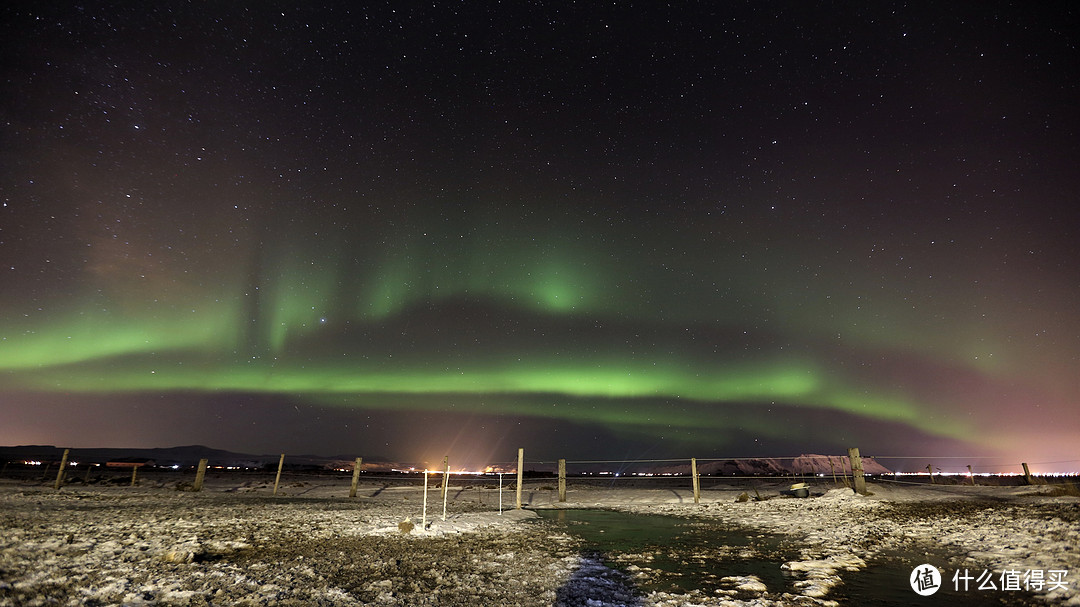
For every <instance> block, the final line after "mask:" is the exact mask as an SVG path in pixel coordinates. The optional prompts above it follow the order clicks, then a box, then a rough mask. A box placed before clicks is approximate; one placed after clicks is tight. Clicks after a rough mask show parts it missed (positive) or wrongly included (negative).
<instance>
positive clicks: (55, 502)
mask: <svg viewBox="0 0 1080 607" xmlns="http://www.w3.org/2000/svg"><path fill="white" fill-rule="evenodd" d="M176 485H177V484H176V483H175V482H171V481H161V480H158V481H155V480H153V479H152V478H147V479H146V480H144V481H143V482H142V484H141V485H140V486H138V487H124V486H101V485H89V486H82V485H80V484H78V483H74V484H71V485H68V486H65V487H64V488H63V489H62V490H60V491H54V490H53V489H52V487H51V485H50V484H49V483H35V482H17V481H10V480H7V481H0V606H23V605H177V606H184V605H200V606H206V605H215V606H225V605H328V606H329V605H333V606H347V605H469V606H471V607H479V606H483V605H523V606H524V605H545V606H550V605H574V606H577V605H582V606H586V605H587V606H595V607H601V606H614V605H642V606H645V605H663V606H675V605H759V606H767V605H813V604H831V603H834V602H835V601H837V600H840V601H844V599H843V598H842V593H841V592H840V590H841V589H842V588H843V579H844V577H845V576H846V575H851V573H850V571H851V570H858V569H860V568H863V567H865V566H867V564H868V563H870V564H872V563H874V562H875V561H876V560H877V559H881V558H886V557H888V556H889V555H895V554H897V553H905V554H915V555H922V554H924V553H930V554H933V555H936V556H937V557H938V558H939V559H940V557H941V555H947V556H948V558H949V562H940V564H939V565H938V566H939V567H942V568H943V569H948V570H949V571H951V570H953V569H955V568H958V567H969V568H970V569H971V571H972V573H973V574H976V573H979V572H982V571H983V570H984V569H986V570H989V571H992V572H996V573H1001V572H1003V571H1005V570H1011V569H1018V570H1020V571H1024V570H1031V569H1041V570H1051V569H1053V570H1066V571H1068V575H1067V577H1066V578H1065V581H1066V582H1067V585H1066V588H1065V589H1064V590H1062V589H1056V590H1054V591H1052V592H1046V591H1043V592H1036V593H1034V594H1033V595H1024V597H1025V598H1024V599H1023V600H1024V601H1031V600H1037V601H1039V602H1044V603H1047V604H1068V605H1080V592H1078V589H1077V586H1078V582H1080V500H1078V499H1077V498H1073V497H1051V496H1047V495H1044V494H1043V493H1044V492H1045V491H1046V490H1045V488H1034V487H948V488H931V487H907V486H904V487H897V486H889V485H873V486H872V487H871V489H872V491H873V492H874V495H872V496H870V497H862V496H856V495H854V494H853V493H851V492H850V490H847V489H833V488H832V485H831V484H830V485H823V486H819V487H814V491H815V494H816V495H815V496H814V497H810V498H807V499H795V498H786V497H780V496H779V495H778V491H777V489H778V488H779V487H780V486H779V485H772V486H766V485H760V486H759V489H760V493H761V496H762V497H770V498H771V499H767V500H763V501H755V500H754V499H749V500H747V501H744V502H739V501H737V498H738V496H739V494H740V493H742V492H743V490H744V489H743V488H731V489H717V488H713V489H710V490H706V491H704V492H703V494H702V503H701V504H697V505H695V504H693V503H692V497H691V495H690V492H689V491H688V490H685V489H680V488H675V489H647V488H637V489H611V488H608V487H602V486H601V487H591V488H590V487H587V486H584V485H581V486H575V485H574V484H573V483H572V484H571V488H570V491H569V494H568V502H567V503H566V504H559V503H558V502H557V495H556V493H555V491H554V490H553V488H552V487H551V485H552V481H550V480H547V481H543V482H536V483H532V482H528V481H527V482H526V485H525V491H524V495H523V500H524V501H525V502H526V503H528V504H529V505H530V506H531V507H539V508H543V507H589V508H596V507H602V508H618V509H625V510H631V511H635V512H641V513H652V514H656V513H662V514H675V515H682V516H687V517H704V518H707V519H709V520H713V521H716V522H718V523H723V524H726V525H738V526H742V527H745V528H748V529H751V530H753V529H757V530H763V531H768V532H771V533H780V534H785V535H789V536H791V537H792V538H793V539H795V540H797V542H798V544H799V546H801V548H800V551H799V558H796V559H793V560H792V561H790V562H787V563H784V564H783V567H785V568H786V570H787V571H788V572H789V573H790V575H791V576H793V578H794V579H795V580H796V582H795V584H794V587H795V588H796V590H794V591H792V590H791V589H787V590H784V589H778V588H768V587H767V586H766V585H765V584H763V583H762V582H761V580H759V579H757V578H754V577H753V576H730V577H729V578H725V579H724V580H722V582H721V583H720V584H719V587H717V588H715V589H713V590H711V591H701V590H697V591H690V592H688V593H687V594H670V593H664V592H656V591H654V592H645V591H642V590H640V589H639V588H637V587H635V579H636V578H637V577H638V576H641V575H644V573H643V572H642V569H641V568H640V567H638V566H637V565H635V564H632V563H630V564H627V563H626V562H625V560H617V559H616V560H615V562H618V563H619V567H620V569H622V570H623V571H626V572H627V573H623V572H622V571H616V570H614V569H611V568H609V567H608V566H607V562H605V561H604V560H603V559H602V558H598V557H597V556H596V555H592V554H590V553H589V551H588V550H586V547H585V546H583V545H582V544H581V541H580V540H578V539H576V538H574V537H571V536H570V535H567V534H566V533H565V532H564V531H563V530H562V529H561V528H559V527H557V526H555V525H554V524H551V523H546V522H541V521H538V520H536V517H535V515H534V514H533V513H531V512H529V511H522V512H514V511H508V512H507V513H506V514H504V515H501V516H500V515H499V514H498V512H497V510H496V509H497V503H498V493H497V491H496V490H495V489H494V486H493V485H487V486H486V488H481V489H477V488H476V487H475V486H470V487H467V488H466V487H457V486H455V485H453V484H452V485H451V487H450V491H449V497H450V498H451V499H450V503H449V506H448V512H447V519H446V520H445V521H444V520H442V504H441V501H440V493H439V491H437V490H432V491H431V493H430V494H429V500H430V502H429V505H428V515H427V522H428V523H429V526H428V527H427V528H424V527H423V526H422V525H421V518H422V512H421V510H422V502H423V495H422V491H421V489H420V487H419V486H418V485H419V481H415V484H411V485H410V484H407V483H406V484H401V483H394V484H390V483H382V482H378V481H376V482H372V481H367V482H365V484H364V485H362V486H361V488H360V492H359V495H358V497H357V498H355V499H350V498H348V497H347V495H348V480H347V479H345V480H344V481H342V480H340V479H337V480H331V481H328V480H325V479H319V478H316V477H295V478H292V479H289V480H288V481H286V482H284V483H283V485H282V489H281V491H280V494H279V495H278V496H271V495H270V493H271V489H272V479H270V480H269V482H268V481H267V479H252V478H250V477H248V478H246V479H241V480H240V481H237V480H235V479H234V480H230V479H229V478H227V477H221V478H217V479H211V480H210V481H208V484H207V487H206V488H205V489H204V490H203V491H202V492H200V493H192V492H190V491H182V490H178V489H177V486H176ZM181 488H183V486H182V485H181ZM751 497H753V493H752V492H751ZM504 499H505V500H506V504H507V505H508V506H512V502H513V493H512V492H509V491H508V492H507V493H506V494H505V497H504ZM403 523H404V524H403ZM410 524H411V526H412V529H411V531H409V532H405V531H403V529H408V528H409V527H410ZM928 558H929V557H928ZM950 583H951V582H950ZM911 596H912V598H917V597H915V595H914V594H912V595H911ZM983 596H986V597H987V598H993V599H994V601H995V602H999V603H1000V602H1004V603H1006V604H1008V603H1009V602H1010V600H1011V599H1010V597H1011V596H1013V595H1010V594H1009V593H1005V592H998V593H996V594H993V595H991V594H985V595H983ZM1031 596H1034V599H1032V598H1031ZM1016 600H1017V601H1020V600H1021V599H1016Z"/></svg>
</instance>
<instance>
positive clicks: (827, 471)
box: [656, 454, 893, 476]
mask: <svg viewBox="0 0 1080 607" xmlns="http://www.w3.org/2000/svg"><path fill="white" fill-rule="evenodd" d="M862 465H863V472H864V473H866V474H892V473H893V471H892V470H889V469H888V468H886V467H885V466H882V465H881V464H879V463H878V462H877V461H875V460H874V458H872V457H863V458H862ZM689 468H690V466H689V465H688V464H679V465H677V466H664V467H661V468H658V469H657V470H656V471H657V472H658V473H662V474H687V473H688V472H689ZM697 468H698V474H701V475H712V476H787V475H799V474H814V475H817V474H824V475H831V474H835V475H837V476H842V475H843V474H844V473H845V472H846V473H848V474H850V473H851V462H850V460H849V459H848V456H846V455H814V454H803V455H800V456H798V457H794V458H791V457H779V458H777V457H747V458H732V459H716V460H699V461H698V465H697Z"/></svg>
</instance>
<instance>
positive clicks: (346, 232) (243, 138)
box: [0, 1, 1080, 470]
mask: <svg viewBox="0 0 1080 607" xmlns="http://www.w3.org/2000/svg"><path fill="white" fill-rule="evenodd" d="M316 4H317V3H273V2H250V3H240V2H223V3H217V2H207V3H202V2H194V3H192V2H168V1H166V2H154V3H145V2H108V3H99V2H86V3H80V4H68V3H61V2H55V3H54V2H47V3H46V2H7V3H5V4H4V7H3V8H0V17H2V22H0V86H2V89H0V90H2V96H0V205H2V206H0V272H2V275H0V276H2V278H0V444H4V445H16V444H54V445H60V446H69V447H75V448H78V447H136V446H138V447H160V446H172V445H184V444H196V443H197V444H207V445H211V446H213V447H216V448H222V449H231V450H234V451H246V452H252V453H277V452H279V451H286V452H288V453H297V454H299V453H318V454H323V455H332V454H356V455H364V456H366V457H387V458H391V459H396V460H398V461H439V462H441V459H442V456H443V455H444V454H449V455H450V458H451V460H452V461H453V462H459V463H460V462H470V463H475V464H481V463H486V462H491V461H507V460H511V459H512V458H514V457H515V456H516V449H517V448H518V447H524V448H526V450H527V456H528V457H527V459H531V460H534V459H545V458H547V459H551V458H558V457H565V458H570V459H575V458H582V459H590V458H601V459H644V458H664V457H691V456H696V457H699V458H708V457H716V456H788V455H797V454H799V453H809V452H817V453H833V454H836V453H841V452H846V449H847V447H849V446H859V447H860V448H861V450H862V452H863V453H864V454H870V455H875V454H876V455H879V456H901V455H905V456H906V455H911V456H917V458H925V457H929V456H935V457H939V456H940V457H944V456H949V455H956V456H965V457H968V456H970V457H972V458H973V457H976V456H982V457H988V458H1000V459H985V460H974V459H965V460H957V461H958V462H960V463H959V464H957V467H961V468H962V465H960V464H968V463H976V464H977V465H976V469H978V468H979V466H980V465H984V464H983V463H985V467H986V468H987V469H990V468H992V467H994V466H996V465H998V464H1002V465H1004V464H1011V463H1016V462H1020V461H1027V462H1064V463H1055V464H1049V463H1048V464H1040V465H1038V466H1035V468H1037V469H1042V470H1047V469H1062V470H1065V469H1068V470H1073V469H1077V468H1080V461H1078V460H1080V447H1078V445H1080V407H1078V406H1077V405H1078V402H1080V373H1078V362H1080V361H1078V358H1080V356H1078V355H1080V245H1078V242H1080V241H1078V239H1080V177H1078V174H1080V170H1078V168H1080V61H1078V60H1080V52H1078V49H1077V39H1078V38H1077V36H1076V33H1077V32H1078V31H1080V19H1078V13H1080V11H1078V10H1077V8H1076V7H1075V5H1074V4H1072V3H1068V2H1062V3H1052V2H1046V3H1043V2H1039V3H1018V4H1016V5H1010V4H1004V3H993V2H979V3H953V2H949V3H930V2H927V3H884V2H881V3H848V4H811V3H786V2H785V3H779V2H749V3H738V2H730V3H729V2H702V3H674V4H673V5H670V6H669V5H664V4H662V3H659V2H643V3H631V2H615V3H600V2H580V3H576V4H575V3H564V2H552V3H526V2H504V3H502V4H497V3H492V2H469V3H456V2H453V3H451V2H446V3H437V4H436V5H435V6H430V5H429V4H420V3H413V2H390V3H387V4H381V3H358V2H357V3H354V2H341V3H332V4H329V5H327V6H316ZM919 461H922V460H919ZM980 462H983V463H980ZM882 463H884V464H885V465H886V466H888V465H890V461H888V460H883V461H882ZM925 463H926V462H923V463H922V464H920V465H919V466H916V467H921V466H922V465H924V464H925ZM939 463H940V464H941V466H942V467H946V466H945V464H946V463H947V462H946V461H944V460H942V461H940V462H939Z"/></svg>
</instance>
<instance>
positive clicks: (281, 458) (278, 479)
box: [274, 453, 285, 495]
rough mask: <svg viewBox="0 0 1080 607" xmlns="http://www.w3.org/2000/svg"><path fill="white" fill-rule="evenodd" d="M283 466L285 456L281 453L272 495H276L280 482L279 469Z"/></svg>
mask: <svg viewBox="0 0 1080 607" xmlns="http://www.w3.org/2000/svg"><path fill="white" fill-rule="evenodd" d="M283 466H285V454H284V453H282V454H281V457H280V458H279V459H278V463H277V476H276V477H274V495H277V488H278V484H279V483H280V482H281V468H282V467H283Z"/></svg>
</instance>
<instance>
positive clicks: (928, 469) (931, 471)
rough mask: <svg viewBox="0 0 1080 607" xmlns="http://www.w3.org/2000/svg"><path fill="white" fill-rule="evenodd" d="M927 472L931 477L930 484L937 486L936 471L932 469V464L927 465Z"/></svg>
mask: <svg viewBox="0 0 1080 607" xmlns="http://www.w3.org/2000/svg"><path fill="white" fill-rule="evenodd" d="M926 472H927V473H928V474H929V475H930V484H931V485H935V484H937V483H935V482H934V469H933V468H932V467H931V465H930V464H926Z"/></svg>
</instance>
